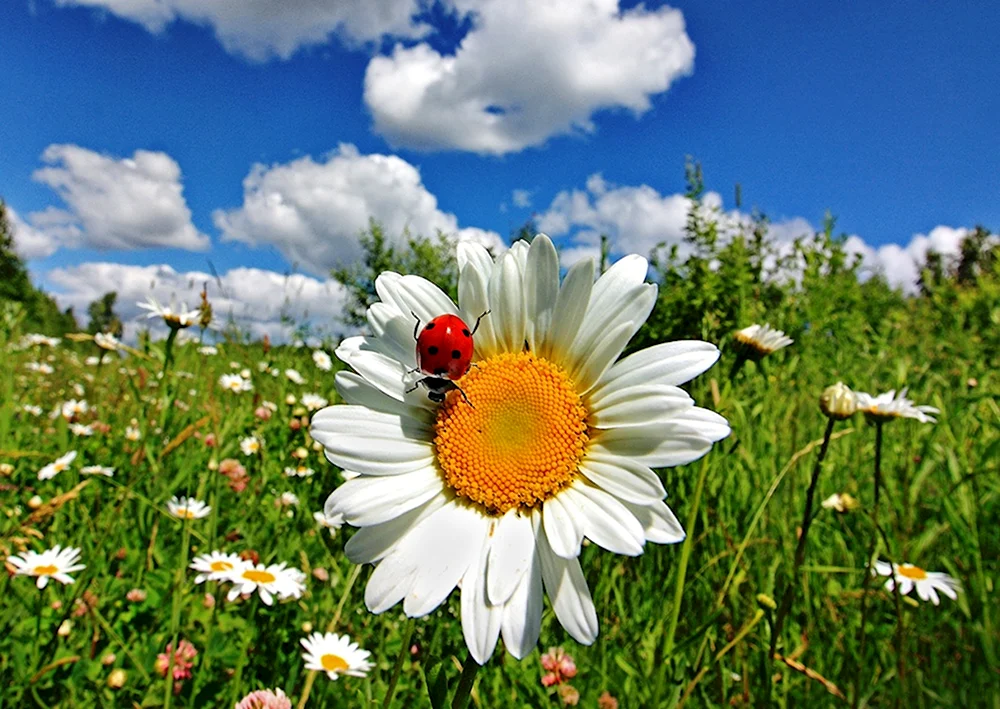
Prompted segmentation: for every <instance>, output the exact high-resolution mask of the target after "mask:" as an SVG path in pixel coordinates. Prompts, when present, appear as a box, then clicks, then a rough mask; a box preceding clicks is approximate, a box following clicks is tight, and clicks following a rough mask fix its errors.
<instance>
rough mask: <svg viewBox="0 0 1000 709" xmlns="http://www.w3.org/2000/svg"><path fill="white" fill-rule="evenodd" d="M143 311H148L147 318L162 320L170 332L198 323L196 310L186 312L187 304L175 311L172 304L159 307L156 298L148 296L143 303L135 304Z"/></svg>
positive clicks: (198, 313) (198, 314) (198, 312)
mask: <svg viewBox="0 0 1000 709" xmlns="http://www.w3.org/2000/svg"><path fill="white" fill-rule="evenodd" d="M136 305H138V306H139V307H140V308H142V309H143V310H148V311H149V312H148V313H147V314H146V317H147V318H163V322H165V323H166V324H167V326H168V327H169V328H171V329H172V330H180V329H182V328H186V327H191V326H192V325H194V324H195V323H197V322H198V318H199V316H200V315H201V313H200V311H198V310H188V308H187V304H186V303H185V304H182V305H181V307H180V309H175V306H174V304H173V303H170V305H160V303H159V302H158V301H157V300H156V298H154V297H152V296H149V297H148V298H146V302H145V303H136Z"/></svg>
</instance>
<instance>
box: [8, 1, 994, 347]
mask: <svg viewBox="0 0 1000 709" xmlns="http://www.w3.org/2000/svg"><path fill="white" fill-rule="evenodd" d="M81 5H86V6H84V7H81ZM204 5H210V6H212V7H210V8H209V9H207V10H206V9H204V7H203V6H204ZM217 5H218V4H213V3H203V2H196V1H195V0H163V1H161V2H154V0H134V1H133V2H124V1H123V0H8V1H7V2H4V3H0V48H2V49H0V92H2V95H3V96H4V97H5V99H4V101H3V103H2V105H0V196H2V197H3V199H4V200H5V201H6V202H7V204H8V206H10V207H11V208H13V210H14V211H15V212H16V214H17V222H16V226H17V227H18V233H19V234H20V235H21V236H20V238H19V241H20V242H21V243H22V250H23V251H24V253H25V254H26V255H27V256H29V257H30V263H31V267H32V271H33V273H34V274H35V277H36V278H37V279H38V280H39V281H40V282H41V283H42V284H44V285H46V286H47V287H49V288H51V289H53V290H54V291H56V292H57V293H59V294H60V298H61V299H62V300H63V301H64V302H65V303H68V304H74V305H80V304H85V302H86V301H87V299H89V298H91V297H96V295H99V292H100V291H101V290H102V289H103V288H104V287H105V285H107V287H111V286H112V285H113V284H110V283H108V284H103V283H96V284H95V283H93V281H95V280H100V279H101V278H105V277H106V278H108V279H111V280H116V279H117V280H122V281H123V282H127V283H129V284H131V283H132V281H133V280H134V281H135V284H134V289H135V290H138V288H139V285H140V283H147V282H149V281H150V279H151V278H152V277H153V276H156V277H157V278H158V279H159V280H157V286H156V287H157V288H159V289H160V290H163V289H167V290H170V291H171V292H170V293H166V292H164V295H165V296H168V295H171V294H173V293H174V291H178V290H183V288H184V286H183V284H182V281H183V280H184V279H183V277H182V276H183V275H184V274H188V273H191V272H195V273H200V272H204V271H206V270H207V268H208V262H209V261H211V263H212V264H213V265H214V266H215V268H216V269H218V270H219V271H220V272H222V273H230V272H232V274H233V279H236V278H237V275H238V274H239V275H240V277H241V278H244V279H251V280H252V279H254V278H257V279H268V278H271V276H273V274H270V275H269V274H268V273H267V272H274V273H275V274H284V273H286V272H288V271H289V270H296V271H301V272H302V273H303V277H302V280H301V282H300V283H299V285H300V286H302V288H299V289H298V290H297V291H296V292H297V294H298V295H297V297H299V298H302V299H305V300H309V298H310V297H312V298H319V299H322V298H329V297H330V295H329V290H330V287H331V286H330V284H328V283H327V282H326V281H325V273H326V270H327V268H328V266H329V265H331V264H332V263H334V262H337V261H344V260H348V261H349V260H350V259H351V258H353V257H354V256H355V255H356V241H355V240H354V237H355V235H356V231H357V228H356V225H357V224H358V223H363V220H364V219H366V218H367V216H373V217H376V218H379V219H381V220H383V221H385V222H387V223H388V224H390V225H391V224H396V225H399V226H400V227H401V226H403V225H409V226H411V227H412V228H415V229H417V230H433V229H435V228H443V229H444V230H446V231H452V232H454V233H456V234H457V235H458V237H459V238H474V239H477V240H480V241H484V242H486V243H494V242H495V243H499V242H500V241H502V240H503V239H505V238H506V237H507V236H508V235H509V233H510V232H511V230H513V229H515V228H516V227H517V226H519V225H520V224H521V223H523V221H524V220H525V219H527V218H528V217H529V216H531V215H532V214H535V215H536V217H537V219H538V222H539V224H540V225H542V226H544V227H546V228H547V229H548V230H549V231H551V232H553V235H554V236H555V237H556V238H557V240H559V241H560V242H561V243H562V244H563V245H564V246H566V247H567V255H568V257H569V258H572V257H574V255H585V254H588V253H591V252H592V251H593V245H594V238H595V236H596V234H597V233H598V232H601V231H603V232H606V233H609V234H610V235H611V236H612V239H613V240H614V243H615V246H616V249H617V250H618V251H619V252H625V251H630V250H638V251H648V249H649V247H650V246H652V245H653V244H655V243H656V242H657V241H660V240H663V239H665V240H667V241H671V240H676V239H677V238H679V234H680V232H679V228H680V225H682V224H683V215H684V202H683V200H681V199H680V198H679V197H678V196H677V193H679V192H682V191H683V161H684V157H685V155H693V156H694V157H696V158H697V159H699V160H700V161H701V162H702V163H703V165H704V168H705V173H706V177H707V181H708V186H709V188H710V189H712V190H716V191H717V192H718V193H719V194H720V195H721V201H722V202H723V204H724V206H725V208H726V209H732V208H733V207H734V205H733V203H732V194H733V185H734V184H735V183H736V182H739V183H741V185H742V188H743V196H744V201H743V209H744V210H748V209H749V208H751V207H754V206H756V207H760V208H761V209H763V210H764V211H765V212H766V213H768V214H769V215H770V216H771V217H772V219H774V220H775V222H776V223H777V224H778V226H779V231H780V233H781V234H782V235H783V236H784V237H786V238H787V237H789V236H794V235H795V233H796V232H799V231H802V230H804V229H806V228H808V226H809V225H816V224H818V223H819V222H820V220H821V219H822V216H823V214H824V212H825V211H826V210H831V211H832V212H833V213H834V214H835V215H837V217H838V227H839V229H841V230H843V231H844V232H847V233H849V234H854V235H857V239H856V240H855V241H856V245H857V248H858V249H859V250H860V251H862V252H863V253H864V255H865V258H866V259H867V260H868V262H869V263H870V265H871V267H872V268H879V269H882V270H885V271H886V272H887V273H888V274H889V275H890V276H891V277H892V278H893V279H895V281H896V282H898V283H899V284H900V285H902V286H904V287H906V282H905V281H906V280H907V279H908V278H911V277H912V273H913V265H912V262H913V261H914V260H915V259H918V258H919V256H920V255H921V254H922V252H923V250H924V249H926V247H927V245H928V244H933V245H935V246H936V247H937V248H942V249H944V250H948V249H953V248H955V247H957V241H958V239H959V238H960V237H961V234H962V233H963V231H962V230H963V229H964V228H967V227H971V226H973V225H975V224H977V223H982V224H985V225H986V226H987V227H991V228H994V229H996V228H997V225H998V223H1000V206H998V205H1000V199H998V197H1000V131H998V130H997V129H996V127H995V126H996V125H997V122H998V116H1000V91H997V88H996V87H998V86H1000V62H997V61H996V59H995V53H994V52H995V42H994V39H995V38H994V37H993V36H992V35H991V34H990V29H991V28H995V27H1000V5H997V4H995V3H985V2H984V3H962V4H955V3H949V4H948V6H947V7H945V6H944V4H921V5H914V4H913V3H905V4H904V3H902V2H882V3H876V4H874V5H873V6H867V5H865V6H863V5H861V4H854V5H856V7H846V6H845V5H844V4H843V3H833V2H814V3H795V4H792V3H773V2H771V3H765V2H742V3H731V2H721V1H717V0H709V1H705V0H702V1H701V2H676V3H673V4H672V7H673V8H675V10H671V9H670V8H668V7H664V6H662V5H661V4H659V3H647V4H646V5H645V6H644V7H645V9H643V7H641V6H640V7H636V3H622V4H621V5H620V6H619V5H618V4H617V3H616V2H615V0H597V2H594V3H591V4H590V5H588V6H586V7H584V4H583V3H578V2H574V1H573V0H546V2H535V3H530V2H527V1H526V0H503V2H500V0H446V2H444V3H440V4H438V5H436V6H434V7H432V8H430V9H428V8H427V6H426V4H423V5H421V4H420V3H418V2H417V0H386V2H385V3H384V16H382V17H377V18H376V17H372V16H371V14H370V11H369V10H367V9H366V8H368V7H370V5H366V4H365V3H364V2H351V1H349V0H336V2H334V1H333V0H331V1H330V2H323V1H322V0H309V1H308V2H306V1H304V0H303V1H302V2H290V3H288V2H279V0H258V1H257V2H256V3H255V6H256V8H257V9H258V11H259V12H258V13H256V14H255V13H252V12H234V11H232V10H227V9H226V8H224V7H218V6H217ZM230 5H231V3H230ZM276 8H282V9H281V10H277V9H276ZM581 8H583V9H581ZM269 10H270V11H273V13H272V14H270V15H269V16H267V17H266V18H265V17H264V14H262V13H266V12H267V11H269ZM414 10H416V11H417V12H416V14H414ZM366 72H367V74H368V78H367V81H366ZM421 82H428V84H427V85H428V86H429V88H428V89H427V90H426V91H423V93H421V90H420V87H421ZM366 86H367V87H368V91H366ZM485 104H490V108H489V110H487V111H484V110H482V107H483V106H484V105H485ZM567 133H569V134H567ZM342 144H349V145H350V146H353V147H341V146H342ZM50 146H56V147H55V148H50ZM59 146H62V147H59ZM47 151H48V152H47ZM136 151H147V153H146V157H145V158H142V159H139V158H138V155H137V154H136ZM43 156H44V157H43ZM130 158H137V160H138V162H139V163H140V165H139V167H138V168H136V167H135V166H134V165H133V164H131V163H128V162H126V161H127V160H128V159H130ZM255 164H260V165H261V167H260V168H259V169H258V174H257V181H256V183H255V185H254V186H252V187H251V188H250V189H249V190H247V189H245V188H244V184H243V182H244V179H246V178H247V177H248V174H250V173H251V169H252V168H253V166H254V165H255ZM46 167H47V168H49V172H48V173H47V176H45V174H36V171H37V170H39V169H40V168H46ZM515 190H524V191H526V193H527V194H526V195H521V197H522V199H515V198H514V195H513V193H514V191H515ZM60 193H61V194H60ZM67 194H68V195H70V197H69V199H65V197H66V195H67ZM345 194H346V195H349V196H350V198H349V199H348V198H347V197H345V198H344V199H340V197H341V196H342V195H345ZM73 195H75V199H76V201H74V197H73ZM95 195H98V196H99V198H95ZM524 196H527V197H528V199H527V200H525V199H523V197H524ZM529 201H530V204H528V202H529ZM86 205H91V206H92V210H91V212H88V211H87V206H86ZM46 210H48V211H47V212H46ZM56 210H58V211H56ZM359 220H360V221H359ZM781 228H783V231H782V230H781ZM776 233H778V232H776ZM893 244H895V245H897V246H893ZM115 264H117V265H118V267H117V268H115V267H113V265H115ZM164 266H165V267H168V268H166V269H164V268H163V267H164ZM235 269H244V270H242V271H236V270H235ZM246 269H255V270H252V271H250V270H246ZM98 274H100V275H98ZM171 274H173V275H171ZM189 280H190V279H189ZM272 280H273V279H272ZM230 285H232V284H230ZM146 287H147V288H148V285H146ZM124 290H125V291H126V293H127V294H131V292H132V291H131V290H130V289H129V288H124ZM307 291H308V293H311V294H312V295H311V296H310V295H308V293H307ZM178 295H183V294H180V293H178ZM129 297H130V295H129ZM313 312H316V308H315V307H314V308H313ZM324 312H326V311H324ZM329 313H330V314H331V315H335V309H330V310H329ZM258 325H259V329H260V330H262V331H269V330H270V329H271V328H272V327H273V326H274V324H273V323H272V322H270V321H266V319H265V321H262V322H261V323H258Z"/></svg>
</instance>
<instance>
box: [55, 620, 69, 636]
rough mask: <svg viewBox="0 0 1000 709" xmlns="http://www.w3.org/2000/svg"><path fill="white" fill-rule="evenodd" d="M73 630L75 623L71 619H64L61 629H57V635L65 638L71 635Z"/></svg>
mask: <svg viewBox="0 0 1000 709" xmlns="http://www.w3.org/2000/svg"><path fill="white" fill-rule="evenodd" d="M72 630H73V623H72V622H71V621H68V620H64V621H63V622H62V624H61V625H60V626H59V630H57V631H56V635H58V636H59V637H60V638H65V637H68V636H69V634H70V632H72Z"/></svg>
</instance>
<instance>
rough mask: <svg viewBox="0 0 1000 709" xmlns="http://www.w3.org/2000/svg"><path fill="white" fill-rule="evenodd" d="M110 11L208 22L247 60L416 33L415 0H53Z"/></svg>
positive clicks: (149, 24)
mask: <svg viewBox="0 0 1000 709" xmlns="http://www.w3.org/2000/svg"><path fill="white" fill-rule="evenodd" d="M55 3H56V5H62V6H69V5H77V6H84V7H92V8H97V9H100V10H104V11H106V12H110V13H112V14H114V15H117V16H118V17H121V18H122V19H126V20H130V21H132V22H135V23H138V24H140V25H142V26H143V27H145V28H146V29H147V30H148V31H150V32H153V33H160V32H163V31H164V30H165V29H166V28H167V26H168V25H170V24H171V23H172V22H174V21H187V22H191V23H194V24H199V25H203V26H207V27H210V28H211V29H212V30H213V31H214V32H215V36H216V38H217V39H218V40H219V43H220V44H221V45H222V46H223V47H224V48H225V49H226V51H227V52H230V53H231V54H236V55H240V56H243V57H246V58H247V59H250V60H251V61H266V60H268V59H272V58H275V57H276V58H279V59H288V58H289V57H291V56H292V55H293V54H295V52H296V51H297V50H299V49H300V48H302V47H306V46H311V45H320V44H325V43H326V42H328V41H329V39H330V37H331V35H334V34H336V35H338V36H339V37H341V38H342V39H343V40H344V41H346V42H347V43H348V44H352V43H357V42H368V41H371V40H378V39H379V38H381V37H382V36H384V35H392V36H398V37H409V38H418V37H421V36H423V35H424V34H425V33H426V32H427V30H428V28H427V27H426V26H425V25H424V24H422V23H419V22H416V21H414V19H413V16H414V15H415V14H416V13H417V12H419V10H420V2H419V0H377V1H376V2H372V0H294V1H293V2H288V0H207V1H206V0H55Z"/></svg>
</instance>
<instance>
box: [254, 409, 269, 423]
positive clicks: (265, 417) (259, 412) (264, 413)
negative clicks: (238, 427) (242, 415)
mask: <svg viewBox="0 0 1000 709" xmlns="http://www.w3.org/2000/svg"><path fill="white" fill-rule="evenodd" d="M253 415H254V416H256V417H257V418H259V419H260V420H261V421H270V420H271V409H269V408H267V407H266V406H258V407H257V408H256V409H254V412H253Z"/></svg>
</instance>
